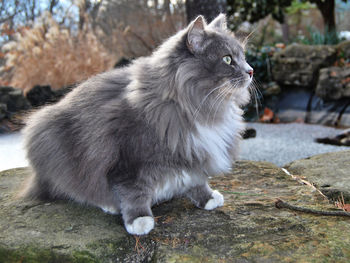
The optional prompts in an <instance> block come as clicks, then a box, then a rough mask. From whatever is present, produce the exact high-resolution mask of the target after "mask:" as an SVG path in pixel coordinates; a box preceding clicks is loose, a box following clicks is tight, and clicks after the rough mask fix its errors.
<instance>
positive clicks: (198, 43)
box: [186, 16, 206, 54]
mask: <svg viewBox="0 0 350 263" xmlns="http://www.w3.org/2000/svg"><path fill="white" fill-rule="evenodd" d="M205 26H206V23H205V20H204V17H203V16H198V17H197V18H196V19H195V20H194V21H193V22H192V23H191V24H190V26H189V29H188V32H187V42H186V44H187V47H188V49H189V50H190V51H191V53H193V54H194V53H196V52H197V51H200V50H201V48H202V44H203V40H204V35H205V32H204V27H205Z"/></svg>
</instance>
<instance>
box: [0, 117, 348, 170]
mask: <svg viewBox="0 0 350 263" xmlns="http://www.w3.org/2000/svg"><path fill="white" fill-rule="evenodd" d="M247 127H251V128H255V129H256V131H257V136H256V138H252V139H248V140H243V142H242V146H241V154H240V158H241V159H242V160H254V161H268V162H272V163H274V164H276V165H278V166H283V165H284V164H287V163H289V162H291V161H294V160H297V159H302V158H306V157H309V156H312V155H316V154H320V153H325V152H335V151H341V150H350V147H346V146H342V147H339V146H332V145H325V144H319V143H316V142H314V139H315V138H318V137H326V136H335V135H337V134H339V133H340V132H341V131H342V130H339V129H334V128H330V127H324V126H319V125H307V124H297V123H292V124H261V123H248V124H247ZM22 143H23V142H22V137H21V134H20V133H13V134H7V135H1V136H0V171H1V170H6V169H10V168H14V167H23V166H27V165H28V162H27V161H26V159H25V153H24V150H23V146H22Z"/></svg>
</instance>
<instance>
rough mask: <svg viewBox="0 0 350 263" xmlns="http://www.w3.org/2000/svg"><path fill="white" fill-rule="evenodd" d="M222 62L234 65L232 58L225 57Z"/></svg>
mask: <svg viewBox="0 0 350 263" xmlns="http://www.w3.org/2000/svg"><path fill="white" fill-rule="evenodd" d="M222 60H223V61H224V62H225V63H226V64H227V65H231V64H232V58H231V56H224V57H223V58H222Z"/></svg>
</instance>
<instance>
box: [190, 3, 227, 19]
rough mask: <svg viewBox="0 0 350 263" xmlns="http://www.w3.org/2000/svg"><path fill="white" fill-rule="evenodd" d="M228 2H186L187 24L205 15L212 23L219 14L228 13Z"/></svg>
mask: <svg viewBox="0 0 350 263" xmlns="http://www.w3.org/2000/svg"><path fill="white" fill-rule="evenodd" d="M226 6H227V4H226V0H186V14H187V22H188V23H190V22H191V21H192V20H193V19H194V18H196V17H197V16H199V15H203V16H204V17H205V19H206V20H207V22H211V21H212V20H213V19H214V18H215V17H216V16H217V15H218V14H220V13H226Z"/></svg>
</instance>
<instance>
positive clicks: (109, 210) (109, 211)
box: [100, 206, 118, 215]
mask: <svg viewBox="0 0 350 263" xmlns="http://www.w3.org/2000/svg"><path fill="white" fill-rule="evenodd" d="M100 208H101V209H102V210H103V212H105V213H107V214H112V215H116V214H118V211H117V210H116V209H115V208H114V207H112V206H101V207H100Z"/></svg>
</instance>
